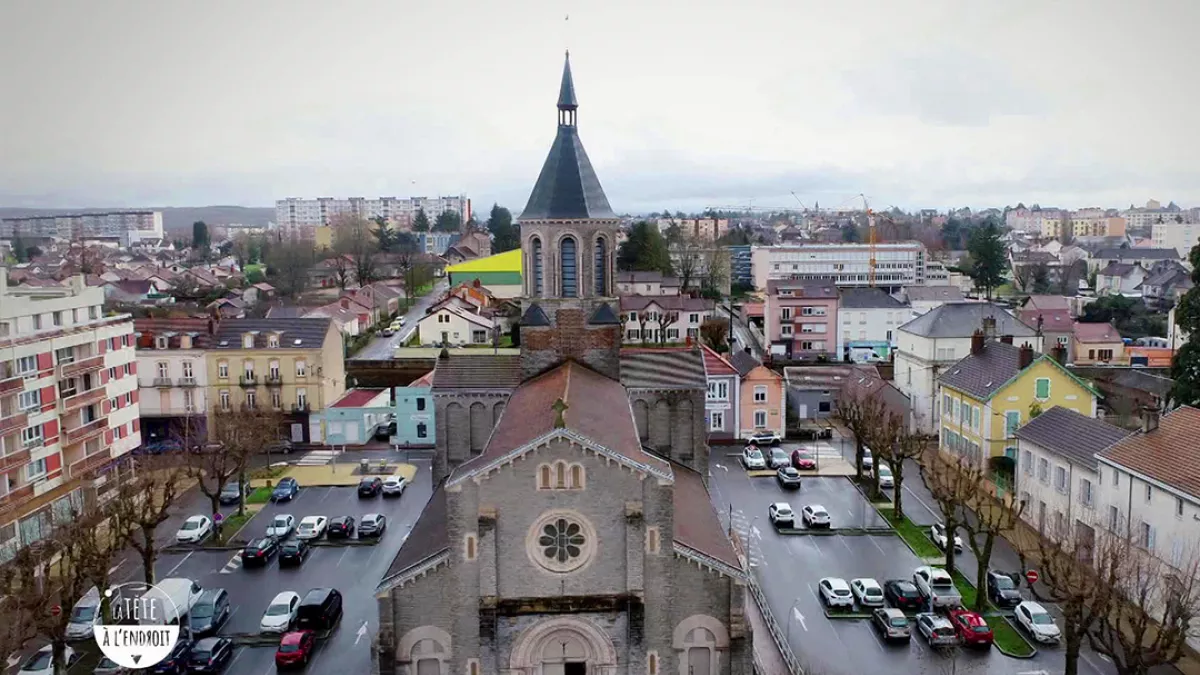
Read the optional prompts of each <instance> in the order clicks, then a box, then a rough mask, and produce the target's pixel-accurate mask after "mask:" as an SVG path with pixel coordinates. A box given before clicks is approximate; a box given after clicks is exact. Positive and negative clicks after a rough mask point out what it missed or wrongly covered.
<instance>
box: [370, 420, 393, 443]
mask: <svg viewBox="0 0 1200 675" xmlns="http://www.w3.org/2000/svg"><path fill="white" fill-rule="evenodd" d="M395 435H396V423H395V422H388V423H387V424H380V425H379V427H378V428H377V429H375V440H377V441H388V440H391V438H392V436H395Z"/></svg>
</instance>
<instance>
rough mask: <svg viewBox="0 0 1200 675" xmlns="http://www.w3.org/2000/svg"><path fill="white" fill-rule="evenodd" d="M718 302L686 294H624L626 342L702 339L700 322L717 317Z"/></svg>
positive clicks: (624, 338)
mask: <svg viewBox="0 0 1200 675" xmlns="http://www.w3.org/2000/svg"><path fill="white" fill-rule="evenodd" d="M714 311H715V303H713V301H712V300H708V299H706V298H693V297H691V296H686V295H662V296H652V295H651V296H646V295H623V296H621V317H620V319H621V326H622V330H621V334H622V341H623V342H624V343H625V344H662V343H664V342H684V341H686V340H689V339H690V340H692V341H693V342H696V341H698V340H699V339H700V326H702V325H704V322H705V321H708V320H709V319H710V318H712V317H713V314H714Z"/></svg>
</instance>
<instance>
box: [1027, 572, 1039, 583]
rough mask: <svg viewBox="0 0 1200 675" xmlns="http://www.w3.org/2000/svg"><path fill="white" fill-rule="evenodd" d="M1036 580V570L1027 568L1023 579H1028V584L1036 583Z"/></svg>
mask: <svg viewBox="0 0 1200 675" xmlns="http://www.w3.org/2000/svg"><path fill="white" fill-rule="evenodd" d="M1037 580H1038V573H1037V570H1027V571H1026V572H1025V581H1028V582H1029V585H1030V586H1032V585H1034V584H1036V583H1037Z"/></svg>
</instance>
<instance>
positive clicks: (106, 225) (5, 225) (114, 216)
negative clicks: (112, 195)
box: [0, 211, 163, 246]
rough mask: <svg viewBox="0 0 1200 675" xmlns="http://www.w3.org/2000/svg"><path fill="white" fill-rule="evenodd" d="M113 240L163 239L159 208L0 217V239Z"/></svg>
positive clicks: (127, 242) (125, 243) (123, 241)
mask: <svg viewBox="0 0 1200 675" xmlns="http://www.w3.org/2000/svg"><path fill="white" fill-rule="evenodd" d="M17 235H20V236H21V237H23V238H25V239H27V240H32V239H62V240H71V239H100V240H116V241H118V242H119V243H120V244H121V245H122V246H131V245H134V244H138V243H142V242H146V243H159V242H161V241H162V240H163V221H162V212H161V211H105V212H100V213H77V214H69V215H61V216H27V217H23V218H5V219H3V220H0V239H6V240H10V241H11V240H12V239H13V238H14V237H16V236H17Z"/></svg>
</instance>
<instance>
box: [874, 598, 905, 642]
mask: <svg viewBox="0 0 1200 675" xmlns="http://www.w3.org/2000/svg"><path fill="white" fill-rule="evenodd" d="M871 625H872V626H874V627H875V630H878V631H879V635H880V636H882V637H883V639H884V640H903V641H905V642H908V641H909V639H910V638H911V637H912V625H911V624H909V622H908V617H907V616H904V612H902V611H900V610H898V609H896V608H895V607H886V608H884V607H881V608H879V609H877V610H875V611H874V612H871Z"/></svg>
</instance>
